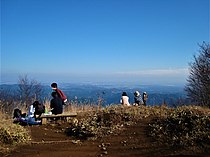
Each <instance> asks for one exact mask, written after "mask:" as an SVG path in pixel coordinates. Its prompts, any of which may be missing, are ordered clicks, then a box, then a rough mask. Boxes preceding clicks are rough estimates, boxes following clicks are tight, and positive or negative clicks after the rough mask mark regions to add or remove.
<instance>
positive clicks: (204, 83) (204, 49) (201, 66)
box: [185, 42, 210, 108]
mask: <svg viewBox="0 0 210 157" xmlns="http://www.w3.org/2000/svg"><path fill="white" fill-rule="evenodd" d="M199 46H200V50H199V55H198V56H196V55H194V62H192V63H190V74H189V77H188V79H187V84H186V86H185V91H186V92H187V96H188V98H189V99H190V100H191V102H192V103H196V104H198V105H200V106H208V107H209V108H210V45H209V44H207V43H205V42H203V44H202V45H199Z"/></svg>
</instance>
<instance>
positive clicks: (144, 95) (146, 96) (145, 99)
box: [143, 92, 148, 106]
mask: <svg viewBox="0 0 210 157" xmlns="http://www.w3.org/2000/svg"><path fill="white" fill-rule="evenodd" d="M147 99H148V95H147V93H146V92H144V93H143V102H144V106H146V105H147V104H146V102H147Z"/></svg>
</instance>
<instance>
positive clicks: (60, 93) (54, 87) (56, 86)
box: [51, 83, 67, 105]
mask: <svg viewBox="0 0 210 157" xmlns="http://www.w3.org/2000/svg"><path fill="white" fill-rule="evenodd" d="M51 88H52V89H53V90H54V91H55V92H56V93H57V94H58V96H59V97H60V98H61V100H62V102H63V105H65V103H66V102H67V97H66V95H65V94H64V93H63V91H62V90H60V89H58V85H57V83H52V84H51Z"/></svg>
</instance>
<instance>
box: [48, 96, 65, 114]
mask: <svg viewBox="0 0 210 157" xmlns="http://www.w3.org/2000/svg"><path fill="white" fill-rule="evenodd" d="M51 95H52V97H53V99H52V100H51V101H50V108H51V112H52V114H55V115H56V114H62V113H63V102H62V99H61V98H60V97H59V96H58V94H57V92H52V94H51Z"/></svg>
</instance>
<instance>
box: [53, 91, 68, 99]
mask: <svg viewBox="0 0 210 157" xmlns="http://www.w3.org/2000/svg"><path fill="white" fill-rule="evenodd" d="M55 91H56V92H57V93H58V95H59V97H60V98H61V99H62V100H63V101H64V100H66V99H67V97H66V96H65V94H64V93H63V92H62V91H61V90H60V89H58V88H57V89H56V90H55Z"/></svg>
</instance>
